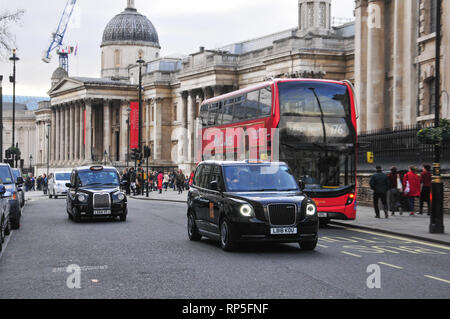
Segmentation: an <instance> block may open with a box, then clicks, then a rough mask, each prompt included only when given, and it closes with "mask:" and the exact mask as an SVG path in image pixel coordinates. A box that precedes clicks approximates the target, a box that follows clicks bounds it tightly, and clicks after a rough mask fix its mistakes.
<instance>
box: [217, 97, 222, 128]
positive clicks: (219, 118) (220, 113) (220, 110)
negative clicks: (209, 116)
mask: <svg viewBox="0 0 450 319" xmlns="http://www.w3.org/2000/svg"><path fill="white" fill-rule="evenodd" d="M222 117H223V102H219V108H218V109H217V116H216V125H217V126H221V125H222Z"/></svg>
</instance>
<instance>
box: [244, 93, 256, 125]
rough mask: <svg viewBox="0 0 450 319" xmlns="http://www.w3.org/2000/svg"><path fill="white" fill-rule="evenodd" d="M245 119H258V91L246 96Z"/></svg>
mask: <svg viewBox="0 0 450 319" xmlns="http://www.w3.org/2000/svg"><path fill="white" fill-rule="evenodd" d="M245 104H246V111H245V119H247V120H253V119H257V118H258V117H259V91H254V92H250V93H248V94H247V100H246V102H245Z"/></svg>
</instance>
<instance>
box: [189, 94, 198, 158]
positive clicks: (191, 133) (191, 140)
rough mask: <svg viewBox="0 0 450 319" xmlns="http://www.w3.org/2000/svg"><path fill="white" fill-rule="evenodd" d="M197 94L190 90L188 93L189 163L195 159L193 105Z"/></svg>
mask: <svg viewBox="0 0 450 319" xmlns="http://www.w3.org/2000/svg"><path fill="white" fill-rule="evenodd" d="M196 100H197V94H196V92H195V91H190V92H189V95H188V111H187V116H188V135H189V148H188V151H189V157H188V158H189V163H190V164H193V163H194V161H195V142H194V139H195V132H194V131H195V105H196Z"/></svg>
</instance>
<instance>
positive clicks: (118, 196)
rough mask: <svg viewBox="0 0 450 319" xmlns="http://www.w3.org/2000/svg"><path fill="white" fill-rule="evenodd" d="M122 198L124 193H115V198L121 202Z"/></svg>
mask: <svg viewBox="0 0 450 319" xmlns="http://www.w3.org/2000/svg"><path fill="white" fill-rule="evenodd" d="M124 199H125V194H124V193H118V194H117V200H119V201H120V202H122V201H123V200H124Z"/></svg>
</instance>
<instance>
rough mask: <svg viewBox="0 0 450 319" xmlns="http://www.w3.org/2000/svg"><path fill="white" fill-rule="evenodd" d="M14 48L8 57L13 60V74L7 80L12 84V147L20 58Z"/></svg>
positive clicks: (14, 136) (14, 135) (14, 131)
mask: <svg viewBox="0 0 450 319" xmlns="http://www.w3.org/2000/svg"><path fill="white" fill-rule="evenodd" d="M16 52H17V51H16V49H14V50H13V56H12V57H10V58H9V60H10V61H13V75H12V77H10V79H9V81H10V82H11V83H12V84H13V114H12V116H13V119H12V147H14V145H15V144H16V141H15V139H16V61H19V60H20V59H19V58H18V57H17V56H16Z"/></svg>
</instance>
